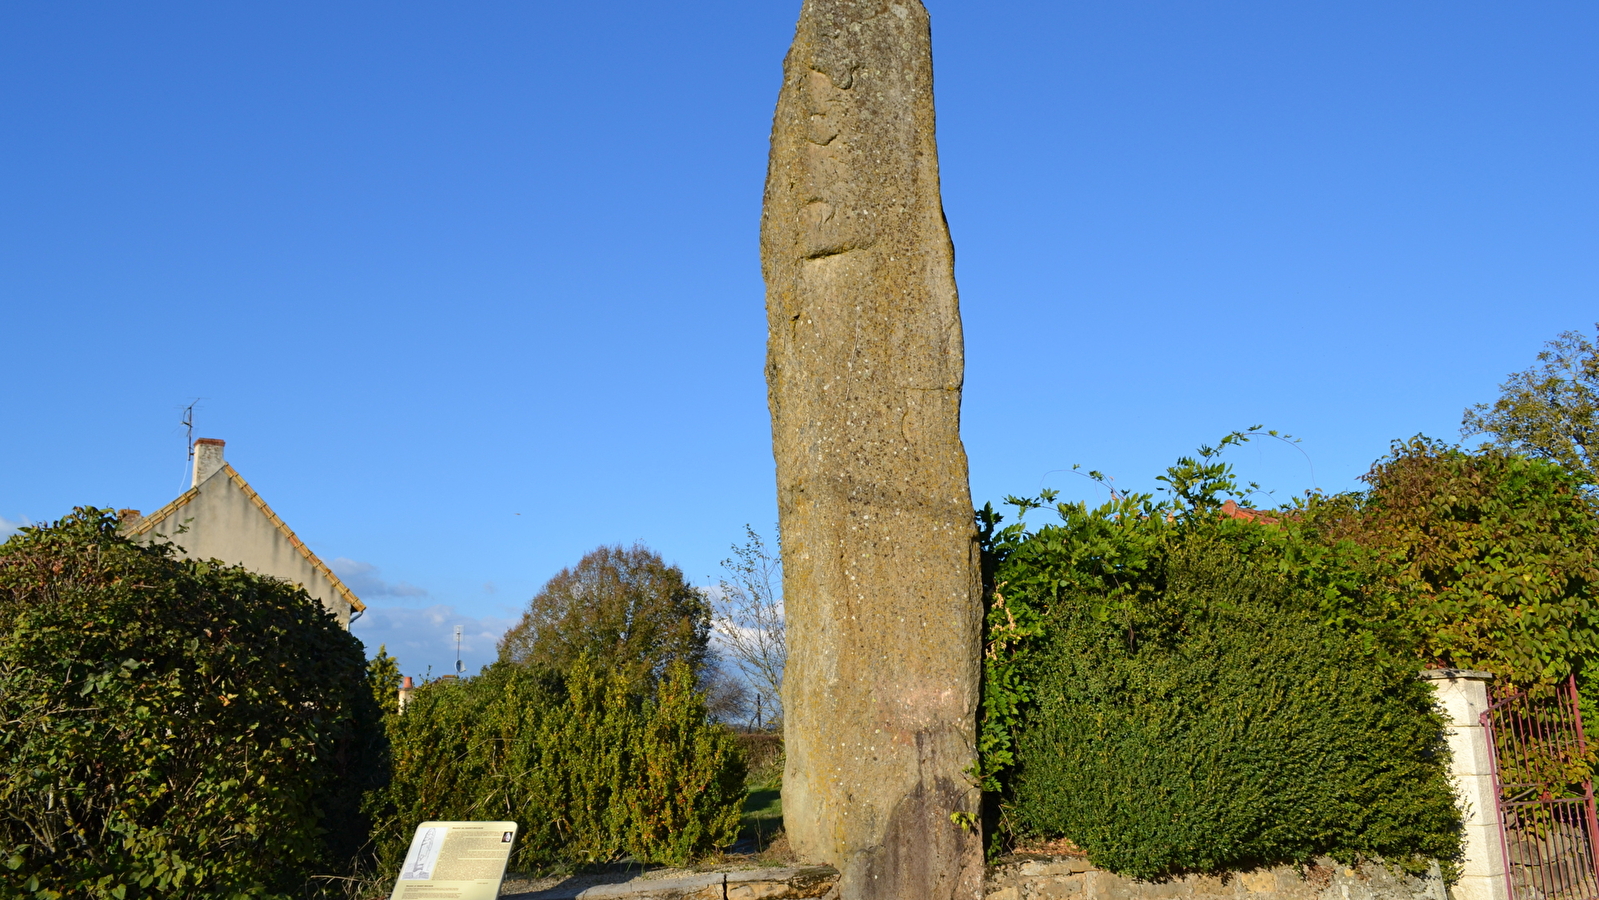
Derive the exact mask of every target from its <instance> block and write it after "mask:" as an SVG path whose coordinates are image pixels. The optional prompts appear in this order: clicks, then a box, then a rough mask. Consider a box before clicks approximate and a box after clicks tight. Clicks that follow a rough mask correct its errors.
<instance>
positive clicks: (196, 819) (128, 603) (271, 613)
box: [0, 509, 381, 900]
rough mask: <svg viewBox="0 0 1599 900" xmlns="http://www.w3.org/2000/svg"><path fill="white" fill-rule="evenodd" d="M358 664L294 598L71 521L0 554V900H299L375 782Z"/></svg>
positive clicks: (355, 820) (230, 570)
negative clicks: (17, 899)
mask: <svg viewBox="0 0 1599 900" xmlns="http://www.w3.org/2000/svg"><path fill="white" fill-rule="evenodd" d="M362 656H363V654H362V651H361V646H360V644H359V642H357V641H356V640H355V639H354V638H352V637H351V636H350V635H349V634H348V633H347V632H346V631H344V629H342V628H340V627H339V624H338V622H337V621H336V620H335V619H334V618H333V616H332V615H330V614H328V613H327V612H326V611H325V610H323V608H322V606H321V604H320V603H318V602H317V601H315V600H313V599H312V598H310V597H308V596H307V595H306V594H305V592H304V591H302V590H300V589H299V588H297V587H294V586H292V585H289V584H286V583H284V582H281V581H276V580H274V579H270V578H264V577H261V576H258V575H254V574H251V573H249V572H247V571H244V570H243V569H239V568H235V567H228V566H221V565H215V564H208V563H202V562H192V561H188V560H183V559H178V558H176V557H175V556H174V555H173V553H172V552H171V551H170V549H169V548H167V547H165V546H145V545H140V544H135V543H131V542H129V541H128V540H126V539H124V538H122V537H120V536H118V534H117V531H116V520H115V518H114V517H113V516H111V515H110V513H109V512H108V511H101V510H94V509H80V510H77V511H76V512H75V513H74V514H73V515H71V516H68V517H67V518H65V519H63V520H61V521H60V522H57V523H55V524H53V525H51V526H49V527H40V528H31V529H25V530H24V531H23V532H22V533H21V534H19V535H16V536H14V537H12V538H11V539H10V540H8V541H7V542H6V543H5V544H3V545H0V851H3V853H0V861H4V865H3V866H0V895H4V896H27V897H37V898H54V897H74V898H77V897H84V898H105V897H111V898H117V900H129V898H143V897H208V898H209V897H242V896H248V897H269V896H290V895H293V896H300V895H301V892H302V889H303V887H304V885H305V883H306V878H307V876H308V875H310V874H312V873H317V872H328V871H330V870H333V871H341V870H347V867H348V865H349V864H350V861H351V859H352V857H353V856H354V854H355V853H356V851H357V849H358V845H359V844H360V843H361V841H363V840H364V838H365V825H364V823H363V821H362V820H361V819H360V817H359V802H360V796H361V792H362V791H363V790H364V789H365V788H367V787H370V786H371V785H372V783H373V782H374V780H376V779H378V778H380V777H381V771H380V769H381V764H380V762H378V761H377V760H378V759H379V758H380V756H381V737H380V733H379V732H378V731H377V730H376V726H377V722H378V719H377V710H376V707H375V705H374V704H373V702H372V696H371V694H370V692H368V690H367V689H366V686H365V663H364V660H363V658H362Z"/></svg>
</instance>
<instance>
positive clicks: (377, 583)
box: [328, 556, 428, 600]
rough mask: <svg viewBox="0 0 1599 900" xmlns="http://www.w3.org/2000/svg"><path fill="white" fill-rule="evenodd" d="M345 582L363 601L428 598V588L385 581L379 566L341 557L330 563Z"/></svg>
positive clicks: (329, 566) (330, 566) (329, 565)
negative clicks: (369, 599) (388, 598)
mask: <svg viewBox="0 0 1599 900" xmlns="http://www.w3.org/2000/svg"><path fill="white" fill-rule="evenodd" d="M328 568H330V569H332V570H333V571H334V573H335V574H337V575H338V576H339V578H340V579H341V580H343V582H344V583H345V584H346V585H348V586H349V588H350V590H352V591H355V595H356V596H357V597H360V598H362V599H363V600H364V599H366V598H367V597H426V596H428V592H427V588H419V587H417V586H416V585H414V584H409V583H407V582H404V581H384V580H383V577H382V575H381V574H379V570H378V567H377V566H374V565H372V564H371V563H369V562H361V561H360V560H358V559H349V558H346V557H343V556H341V557H339V558H338V559H335V560H333V561H332V562H330V563H328Z"/></svg>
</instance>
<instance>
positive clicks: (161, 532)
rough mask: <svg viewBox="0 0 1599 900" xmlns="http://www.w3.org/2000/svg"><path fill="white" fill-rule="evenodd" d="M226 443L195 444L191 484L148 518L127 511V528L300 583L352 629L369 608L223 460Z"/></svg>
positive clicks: (195, 555) (198, 555) (193, 554)
mask: <svg viewBox="0 0 1599 900" xmlns="http://www.w3.org/2000/svg"><path fill="white" fill-rule="evenodd" d="M223 446H224V443H223V442H222V441H219V440H216V439H214V438H201V439H199V440H197V441H195V442H194V469H193V476H192V480H191V482H190V485H189V489H188V490H187V491H184V492H183V493H182V494H180V495H178V497H177V499H175V500H173V501H172V502H171V503H168V504H167V505H166V506H163V507H161V508H160V509H158V510H156V511H155V512H153V513H151V514H150V515H148V516H142V517H141V516H140V515H139V513H138V511H137V510H123V511H122V516H123V524H122V531H123V533H124V534H126V535H128V536H129V537H132V538H134V539H135V540H151V539H155V538H160V539H162V540H165V541H170V542H171V543H172V544H174V545H175V546H176V547H177V548H178V549H179V552H180V553H182V555H184V556H186V557H188V558H190V559H218V560H221V561H223V562H225V563H232V564H235V565H240V566H243V567H244V568H246V569H249V570H250V571H252V572H256V573H258V574H261V575H271V576H272V577H274V578H281V579H283V580H284V581H289V582H292V583H294V584H298V585H299V586H300V587H303V588H305V591H306V593H308V594H310V595H311V596H312V597H315V598H316V599H317V600H320V601H321V602H322V605H323V606H324V607H326V608H327V609H328V610H329V611H331V612H332V613H333V614H334V615H335V616H337V617H338V619H339V624H341V625H343V626H344V627H345V628H349V627H350V620H351V618H352V616H356V617H358V616H359V615H360V614H361V613H362V612H363V611H365V610H366V605H365V604H364V603H362V602H361V601H360V599H359V598H357V597H356V596H355V594H354V592H352V591H351V590H350V589H349V588H348V587H346V586H345V584H344V582H342V581H340V580H339V576H337V575H335V574H333V570H332V569H329V568H328V567H327V565H326V564H325V563H323V562H322V560H320V559H318V558H317V555H316V554H315V553H312V552H311V548H310V547H307V546H306V545H305V542H304V541H302V540H300V539H299V538H298V537H296V536H295V534H294V531H293V530H292V529H290V528H289V526H288V525H286V524H284V522H283V520H282V519H280V518H278V514H277V513H275V512H273V511H272V507H270V506H267V504H266V501H265V500H262V499H261V495H260V494H257V493H256V492H255V490H254V489H253V488H251V487H250V485H249V483H247V482H246V481H245V480H244V478H243V476H241V475H240V474H239V473H238V472H236V471H234V469H233V466H231V465H229V464H228V463H227V462H226V461H224V460H223V458H222V451H223Z"/></svg>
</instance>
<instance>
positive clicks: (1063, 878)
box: [1029, 875, 1086, 900]
mask: <svg viewBox="0 0 1599 900" xmlns="http://www.w3.org/2000/svg"><path fill="white" fill-rule="evenodd" d="M1083 881H1084V879H1083V878H1082V877H1081V876H1074V875H1056V876H1053V877H1050V878H1042V879H1039V880H1037V881H1034V882H1032V883H1031V884H1030V885H1029V887H1031V888H1032V890H1031V892H1030V893H1031V895H1032V896H1033V897H1037V898H1040V900H1059V898H1065V897H1081V896H1083V894H1084V892H1085V890H1086V885H1084V883H1083Z"/></svg>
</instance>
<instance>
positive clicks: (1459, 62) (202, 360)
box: [0, 0, 1599, 674]
mask: <svg viewBox="0 0 1599 900" xmlns="http://www.w3.org/2000/svg"><path fill="white" fill-rule="evenodd" d="M929 9H930V11H931V12H932V15H933V32H934V49H935V67H936V72H937V79H938V80H937V102H938V111H939V138H940V149H941V155H942V163H943V176H944V197H945V205H946V211H947V213H948V217H949V221H950V226H951V230H952V232H953V234H954V238H955V244H956V249H957V256H958V259H957V278H958V280H959V283H960V288H961V294H962V305H963V311H964V318H965V324H966V334H967V389H966V394H965V417H964V423H963V431H964V435H965V440H966V446H967V450H968V452H969V454H970V456H971V462H972V486H973V493H974V496H975V497H976V498H977V499H978V502H979V503H981V502H982V501H983V500H986V499H995V500H997V499H998V498H1000V497H1002V496H1003V495H1005V494H1007V493H1025V492H1031V491H1035V490H1037V489H1038V488H1039V487H1040V486H1055V487H1058V488H1060V489H1061V490H1062V491H1063V493H1064V494H1065V495H1066V496H1082V497H1088V496H1092V495H1093V492H1094V487H1093V485H1092V484H1090V483H1088V482H1087V481H1086V480H1084V479H1082V478H1079V477H1077V476H1075V475H1072V474H1071V473H1069V472H1063V471H1060V470H1064V469H1069V467H1070V466H1071V465H1072V464H1073V463H1081V464H1084V465H1085V466H1087V467H1093V468H1098V469H1102V470H1105V471H1107V472H1108V473H1110V474H1113V475H1115V476H1116V477H1117V483H1118V484H1119V485H1123V486H1126V487H1130V488H1143V489H1148V488H1151V487H1153V485H1154V483H1153V477H1154V475H1156V474H1158V473H1159V472H1160V471H1161V470H1162V469H1163V468H1164V466H1166V465H1167V464H1168V463H1169V462H1170V461H1171V460H1172V459H1173V458H1174V457H1175V456H1177V455H1178V454H1181V453H1184V452H1187V451H1189V450H1191V449H1192V448H1193V447H1194V446H1196V445H1197V444H1199V443H1201V442H1204V441H1207V440H1214V439H1215V438H1216V437H1218V436H1220V435H1221V434H1223V433H1225V432H1226V431H1228V430H1231V429H1233V428H1237V427H1243V426H1247V425H1251V424H1255V423H1263V424H1265V425H1266V426H1268V427H1271V428H1277V429H1281V430H1284V431H1287V432H1290V433H1292V434H1294V435H1296V436H1298V437H1300V438H1301V439H1302V443H1301V444H1300V445H1299V446H1300V448H1301V449H1302V450H1303V451H1304V455H1302V454H1301V453H1300V451H1299V450H1296V449H1294V448H1291V447H1287V446H1284V445H1279V444H1257V445H1251V446H1249V447H1247V448H1245V449H1243V450H1241V451H1237V452H1235V453H1234V454H1233V455H1232V457H1231V458H1232V460H1233V461H1234V462H1235V463H1237V464H1238V465H1239V467H1240V469H1241V470H1242V471H1243V473H1244V474H1245V475H1246V476H1248V477H1251V478H1254V479H1256V480H1259V481H1261V482H1263V483H1264V484H1265V485H1266V486H1267V487H1269V488H1272V489H1274V490H1275V491H1276V492H1277V493H1276V496H1277V497H1278V498H1279V499H1282V498H1286V497H1288V496H1290V495H1292V494H1294V493H1297V492H1299V491H1302V490H1304V489H1305V488H1308V487H1311V486H1313V485H1314V486H1319V487H1321V488H1323V489H1326V490H1342V489H1347V488H1350V487H1353V486H1354V485H1355V484H1356V481H1355V479H1356V478H1357V477H1358V476H1359V475H1360V474H1361V473H1362V472H1364V471H1365V470H1366V468H1367V467H1368V466H1369V465H1370V463H1371V461H1372V460H1373V459H1374V458H1376V457H1378V456H1379V455H1381V454H1382V453H1383V452H1384V451H1385V450H1386V448H1387V446H1388V443H1389V441H1390V440H1392V439H1394V438H1401V437H1406V436H1409V435H1412V434H1416V433H1418V432H1425V433H1427V434H1432V435H1435V436H1441V437H1448V438H1452V437H1454V436H1455V435H1456V432H1457V428H1458V424H1459V418H1460V413H1461V410H1462V408H1463V407H1464V406H1466V405H1467V404H1470V403H1473V402H1477V401H1481V400H1488V399H1491V398H1492V397H1493V396H1494V393H1495V390H1496V386H1497V385H1498V384H1499V383H1500V382H1501V381H1502V380H1503V379H1504V376H1505V375H1506V374H1508V373H1509V372H1511V371H1514V370H1517V369H1520V368H1523V367H1525V366H1527V365H1528V364H1530V363H1531V361H1532V359H1533V357H1534V355H1535V354H1536V352H1537V350H1538V349H1539V346H1540V345H1541V344H1542V342H1543V341H1545V340H1547V339H1549V338H1551V337H1553V336H1554V335H1555V334H1556V333H1558V332H1560V331H1563V330H1566V329H1588V328H1591V327H1592V326H1593V323H1594V322H1595V320H1599V304H1596V303H1595V299H1596V288H1599V253H1596V252H1595V251H1596V249H1599V248H1596V246H1595V245H1596V238H1599V167H1596V166H1595V165H1594V160H1595V159H1596V154H1595V151H1596V150H1599V147H1596V143H1599V115H1596V113H1599V108H1596V107H1599V94H1596V92H1595V91H1594V90H1593V86H1594V85H1595V84H1596V83H1599V71H1596V69H1599V56H1595V55H1594V54H1593V53H1592V52H1591V48H1592V47H1593V46H1595V44H1596V43H1599V7H1594V6H1593V5H1592V4H1576V3H1544V4H1537V5H1536V6H1533V7H1521V8H1514V7H1512V6H1510V5H1506V4H1486V3H1449V4H1444V3H1406V4H1392V3H1374V2H1373V3H1359V2H1349V3H1338V4H1332V3H1323V4H1280V3H1215V4H1194V3H1185V2H1170V3H1118V4H1111V3H1095V4H1084V3H1058V2H1055V3H1045V2H1021V0H1015V2H1007V0H991V2H988V3H983V4H972V3H951V2H933V3H930V4H929ZM598 10H603V11H598ZM797 11H798V4H797V3H793V2H784V3H772V2H757V3H751V2H748V0H743V2H703V3H694V4H659V3H633V2H621V3H614V4H609V5H606V6H604V7H587V6H584V5H580V4H553V3H532V2H524V3H487V2H485V3H478V4H470V5H459V4H458V5H455V7H448V6H444V5H438V4H418V3H386V4H377V3H335V4H328V3H319V4H310V3H293V2H286V3H278V4H271V5H254V6H249V5H242V4H200V3H192V4H175V3H149V4H139V5H113V4H83V3H78V4H73V3H57V4H43V3H33V4H22V3H15V4H8V5H6V6H4V7H0V121H3V122H5V123H6V124H5V125H4V126H3V127H0V171H3V172H4V175H3V176H0V310H3V313H4V315H3V318H0V328H3V332H0V334H3V335H4V338H5V340H4V357H3V358H4V361H5V364H6V367H7V370H8V372H9V376H10V377H9V379H8V384H7V389H6V390H4V391H3V392H0V421H3V422H4V425H5V432H4V434H5V440H4V441H3V442H0V473H3V474H0V519H3V521H0V527H6V526H7V525H8V524H14V523H20V522H39V521H46V520H49V519H52V518H55V517H57V516H59V515H61V514H62V513H64V512H66V511H67V510H68V509H70V508H71V507H72V506H74V505H77V504H98V505H106V506H118V507H121V506H131V507H137V508H140V509H144V510H146V511H148V510H151V509H154V508H156V507H157V506H159V505H161V504H162V503H164V502H166V501H167V500H169V499H171V498H172V497H173V496H175V495H176V494H177V493H178V492H179V491H180V490H181V489H182V488H183V487H184V482H183V478H184V474H183V470H184V434H183V430H182V429H181V427H179V425H178V420H179V416H180V410H181V409H182V407H184V406H185V405H187V404H188V403H189V402H191V401H192V400H194V399H195V398H203V399H201V400H200V403H199V407H198V413H197V421H198V429H197V436H203V437H218V438H223V439H225V440H227V442H228V448H227V454H228V459H229V460H230V461H231V462H232V463H233V464H234V465H235V467H236V468H238V470H239V471H240V472H241V474H243V475H244V477H245V478H247V479H249V480H250V482H251V483H252V484H253V485H254V486H255V487H256V488H257V490H259V491H260V492H261V493H262V495H263V496H264V497H265V498H266V499H267V500H268V502H270V503H271V504H272V505H273V507H274V508H275V509H276V510H277V511H278V512H279V513H280V514H281V515H282V516H283V517H284V519H285V520H287V521H288V522H289V524H290V525H291V526H292V527H294V528H295V529H296V531H297V532H298V533H299V534H300V536H301V537H302V538H304V539H305V540H306V541H307V542H308V543H309V544H310V545H311V546H312V547H313V548H314V549H315V550H316V551H317V552H318V553H319V554H320V555H321V556H322V557H323V558H324V559H326V560H329V561H330V562H333V561H336V563H335V564H336V565H337V566H339V567H340V571H341V572H343V573H344V574H346V575H347V576H348V577H349V579H350V581H351V583H352V584H353V585H355V586H356V590H357V591H358V592H359V593H361V595H362V596H363V598H365V599H366V600H367V602H368V603H369V605H370V606H371V608H372V611H371V612H370V613H369V614H368V615H367V617H365V618H364V619H363V620H362V621H361V622H358V623H357V625H356V629H355V630H356V633H357V634H358V635H360V636H361V637H362V638H363V640H365V641H367V642H368V643H369V644H370V645H371V646H372V647H373V648H375V646H376V644H377V643H378V642H379V641H383V642H387V643H388V645H389V647H390V649H391V651H397V653H398V655H399V656H400V660H401V663H402V666H403V668H404V669H405V671H406V672H408V673H413V674H421V673H422V672H424V671H425V670H427V669H428V668H429V667H431V669H432V671H433V672H434V673H435V674H437V673H439V672H443V671H446V670H448V669H450V668H451V667H452V666H453V661H454V648H453V639H452V637H451V635H452V634H453V628H454V626H455V625H456V624H461V625H463V626H464V627H465V630H466V633H467V635H468V637H467V640H466V644H467V653H466V656H467V659H468V662H469V665H471V666H473V667H475V666H476V665H478V664H481V663H482V662H486V661H487V660H488V659H490V658H491V657H492V655H493V640H494V637H495V636H496V635H497V634H498V633H499V631H500V630H502V629H503V628H504V627H505V626H506V625H507V624H509V623H510V622H511V621H513V620H514V619H515V617H516V616H517V615H518V613H519V612H520V610H521V609H522V608H523V607H524V606H525V604H526V602H527V600H528V598H529V597H530V596H531V595H532V594H533V593H534V592H535V591H536V590H537V589H538V587H539V585H540V584H542V583H543V581H544V580H545V579H547V578H548V577H550V576H551V575H552V574H554V573H555V572H556V571H557V570H559V569H560V568H561V567H562V566H564V565H569V564H572V563H574V562H575V561H576V560H577V559H578V558H579V557H580V556H581V555H582V554H583V552H584V551H586V550H588V549H590V548H592V547H594V546H596V545H598V544H601V543H616V542H622V543H631V542H633V541H644V542H645V543H647V544H649V545H651V546H653V547H655V548H656V549H658V550H659V551H660V552H661V553H663V554H664V555H665V556H666V557H667V558H668V559H671V560H673V561H676V562H677V563H679V564H680V565H682V566H683V568H684V570H685V571H686V572H687V574H688V575H689V576H690V577H691V578H693V579H694V580H696V581H698V582H701V583H709V582H711V581H713V580H714V579H715V576H716V573H717V570H718V567H717V563H718V561H719V560H720V559H721V558H722V557H724V556H726V555H727V548H728V545H729V544H731V543H732V542H733V541H735V540H737V539H738V538H739V537H740V536H741V534H742V526H743V525H744V523H746V522H749V523H751V524H753V525H755V526H756V527H757V528H760V529H762V530H765V531H767V532H768V533H769V532H770V530H771V528H772V522H773V520H774V519H775V515H776V514H775V504H774V498H773V480H772V462H771V453H770V435H769V431H768V421H767V418H766V409H765V387H764V384H763V382H762V371H761V364H762V356H763V353H764V346H763V344H764V339H765V319H764V312H763V309H762V302H763V301H762V285H761V280H760V269H759V260H758V255H757V245H756V235H757V225H758V214H759V207H760V197H761V187H762V180H763V177H764V171H765V154H766V139H767V133H768V129H769V127H770V121H771V111H772V107H773V103H774V101H775V98H776V91H777V87H778V78H779V71H780V65H781V61H782V56H783V53H784V51H785V49H786V46H787V43H788V40H789V38H790V36H791V34H792V29H793V22H794V18H795V16H796V14H797ZM1307 456H1308V459H1307Z"/></svg>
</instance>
